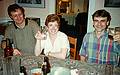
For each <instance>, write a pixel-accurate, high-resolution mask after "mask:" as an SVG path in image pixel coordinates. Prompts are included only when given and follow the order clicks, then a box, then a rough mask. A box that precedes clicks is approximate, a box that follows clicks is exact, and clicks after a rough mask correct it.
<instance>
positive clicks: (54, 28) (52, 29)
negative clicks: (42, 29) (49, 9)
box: [47, 21, 59, 35]
mask: <svg viewBox="0 0 120 75" xmlns="http://www.w3.org/2000/svg"><path fill="white" fill-rule="evenodd" d="M47 27H48V32H49V34H52V35H55V34H57V32H58V30H59V25H58V23H57V21H54V22H49V23H48V26H47Z"/></svg>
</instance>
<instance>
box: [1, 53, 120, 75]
mask: <svg viewBox="0 0 120 75" xmlns="http://www.w3.org/2000/svg"><path fill="white" fill-rule="evenodd" d="M43 58H44V56H43V55H41V56H38V57H37V56H13V57H11V59H10V60H9V59H4V58H3V57H1V58H0V75H19V66H20V64H21V65H23V66H25V67H26V71H27V73H28V75H31V73H30V70H31V69H33V68H36V67H38V63H39V65H40V64H42V62H43ZM20 60H21V63H20ZM49 62H50V64H51V67H64V68H67V69H69V71H71V70H76V69H77V71H78V73H79V74H78V75H105V65H102V64H90V63H85V62H81V61H78V60H72V59H65V60H62V59H58V58H54V57H49ZM5 72H7V73H5ZM114 75H120V68H119V67H115V68H114Z"/></svg>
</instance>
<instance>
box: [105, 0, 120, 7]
mask: <svg viewBox="0 0 120 75" xmlns="http://www.w3.org/2000/svg"><path fill="white" fill-rule="evenodd" d="M104 6H105V7H120V0H105V3H104Z"/></svg>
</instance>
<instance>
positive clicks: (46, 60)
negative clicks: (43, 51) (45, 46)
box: [42, 56, 50, 75]
mask: <svg viewBox="0 0 120 75" xmlns="http://www.w3.org/2000/svg"><path fill="white" fill-rule="evenodd" d="M42 71H43V75H47V73H49V72H50V63H49V58H48V57H47V56H45V57H44V62H43V65H42Z"/></svg>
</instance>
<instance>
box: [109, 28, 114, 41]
mask: <svg viewBox="0 0 120 75" xmlns="http://www.w3.org/2000/svg"><path fill="white" fill-rule="evenodd" d="M108 33H109V35H108V38H109V39H112V40H113V35H114V34H115V28H108Z"/></svg>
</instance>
